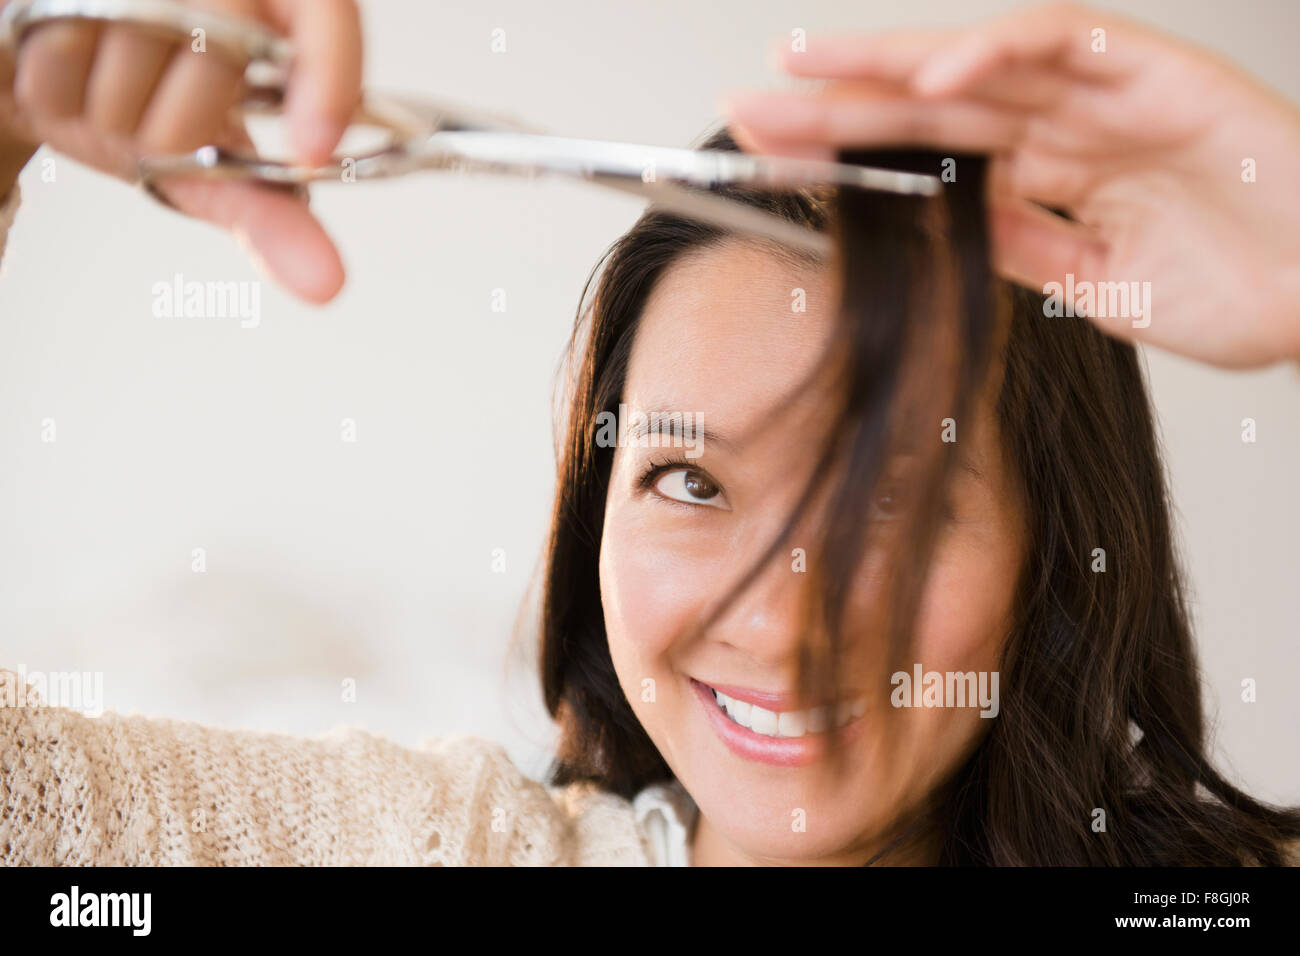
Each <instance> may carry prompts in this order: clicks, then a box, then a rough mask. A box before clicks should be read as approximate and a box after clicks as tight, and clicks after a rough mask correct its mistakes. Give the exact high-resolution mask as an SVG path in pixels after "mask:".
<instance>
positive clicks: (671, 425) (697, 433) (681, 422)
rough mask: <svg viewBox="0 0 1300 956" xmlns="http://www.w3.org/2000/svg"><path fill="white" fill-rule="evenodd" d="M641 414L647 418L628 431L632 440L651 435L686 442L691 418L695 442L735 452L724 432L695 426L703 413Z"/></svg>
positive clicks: (733, 445)
mask: <svg viewBox="0 0 1300 956" xmlns="http://www.w3.org/2000/svg"><path fill="white" fill-rule="evenodd" d="M637 411H638V412H639V414H641V415H644V416H645V421H644V422H640V423H638V424H637V425H636V427H635V428H630V429H628V433H627V434H628V437H630V438H646V437H649V436H650V435H660V436H663V437H666V438H677V439H681V440H682V441H685V440H686V437H687V436H686V434H685V432H686V428H685V422H686V420H687V419H688V418H689V420H690V422H691V423H692V427H691V438H692V439H693V440H694V441H701V440H702V441H703V442H704V443H705V444H709V445H713V446H714V447H716V448H721V449H722V450H723V451H729V452H735V450H736V445H735V443H734V442H733V441H732V440H731V439H730V438H728V437H727V436H726V435H724V434H723V433H722V432H718V431H714V430H713V429H711V428H709V427H708V426H707V425H705V426H698V425H696V424H695V420H696V416H699V417H701V418H702V417H703V412H681V411H677V412H666V411H662V410H659V411H641V410H639V409H638V410H637Z"/></svg>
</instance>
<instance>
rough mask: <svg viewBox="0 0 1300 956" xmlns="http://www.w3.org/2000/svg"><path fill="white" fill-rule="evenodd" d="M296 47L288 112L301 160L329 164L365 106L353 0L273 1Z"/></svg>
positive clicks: (292, 139) (271, 5)
mask: <svg viewBox="0 0 1300 956" xmlns="http://www.w3.org/2000/svg"><path fill="white" fill-rule="evenodd" d="M268 5H269V9H270V11H271V13H272V15H273V17H275V18H276V19H277V20H278V25H279V26H280V27H281V29H283V30H285V31H286V32H287V33H288V34H289V36H290V38H291V39H292V40H293V43H294V51H295V60H294V69H293V75H292V76H291V77H290V80H289V91H288V97H287V101H286V104H285V112H286V114H287V117H288V122H289V138H290V142H291V143H292V144H293V148H294V150H295V152H296V153H297V154H298V157H299V159H300V160H301V161H302V162H304V163H308V164H311V165H319V164H321V163H325V162H328V161H329V159H330V156H331V155H332V154H333V152H334V148H335V147H336V146H337V145H338V143H339V140H340V139H341V138H342V137H343V132H344V131H345V130H346V129H347V127H348V124H349V123H351V121H352V116H353V114H354V113H355V111H356V108H357V104H358V103H360V101H361V58H362V48H361V23H360V14H359V13H358V12H357V7H356V4H355V3H354V2H353V0H269V4H268Z"/></svg>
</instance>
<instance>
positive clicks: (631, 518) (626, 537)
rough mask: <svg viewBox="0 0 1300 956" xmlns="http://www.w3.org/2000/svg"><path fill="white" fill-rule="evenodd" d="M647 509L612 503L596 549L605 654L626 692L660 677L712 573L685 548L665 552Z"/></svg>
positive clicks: (643, 505)
mask: <svg viewBox="0 0 1300 956" xmlns="http://www.w3.org/2000/svg"><path fill="white" fill-rule="evenodd" d="M652 507H654V506H653V505H652V504H646V503H642V502H633V501H627V500H623V501H619V502H611V504H610V506H609V508H608V510H607V512H606V515H605V527H604V531H603V533H602V537H601V542H602V543H601V550H600V596H601V604H602V607H603V610H604V616H605V629H606V632H607V634H608V636H609V646H610V654H611V656H612V657H613V659H614V666H615V669H616V670H617V671H618V674H619V679H620V681H621V682H622V683H623V684H624V687H625V689H626V688H627V686H628V682H629V681H633V682H634V683H639V677H638V675H642V676H663V670H664V669H665V668H666V667H667V666H668V661H669V659H670V657H671V655H672V654H673V652H674V651H675V650H676V648H675V646H674V645H675V644H676V642H677V639H678V638H679V636H680V634H681V632H682V631H683V630H684V629H685V628H686V627H687V626H689V625H690V624H691V623H692V622H693V621H694V620H695V619H696V617H697V616H698V615H699V614H700V613H701V612H702V611H703V610H704V608H705V606H706V602H707V600H708V597H709V593H710V592H709V588H708V582H710V581H712V580H714V578H713V575H712V573H711V572H710V571H709V570H707V569H706V568H705V567H703V566H702V565H705V564H707V563H708V562H707V560H705V559H703V558H702V556H700V555H698V554H693V553H692V552H691V551H690V549H684V548H680V547H670V546H668V544H669V543H666V542H664V541H662V540H660V536H659V535H657V534H656V533H655V531H654V529H653V528H652V527H651V526H650V524H649V523H648V522H647V521H646V519H645V514H644V512H645V509H647V508H652Z"/></svg>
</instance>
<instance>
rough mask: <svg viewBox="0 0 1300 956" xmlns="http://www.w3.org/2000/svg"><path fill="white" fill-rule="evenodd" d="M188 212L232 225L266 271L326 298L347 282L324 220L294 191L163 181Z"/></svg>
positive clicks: (308, 294) (300, 291)
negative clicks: (325, 228) (344, 281)
mask: <svg viewBox="0 0 1300 956" xmlns="http://www.w3.org/2000/svg"><path fill="white" fill-rule="evenodd" d="M160 189H161V190H162V191H164V192H165V195H166V196H167V198H168V199H169V200H170V201H172V202H173V203H175V205H176V207H177V208H178V209H180V210H181V211H182V212H184V213H186V214H187V215H191V216H195V217H196V218H199V219H203V220H205V221H207V222H210V223H213V224H214V225H217V226H220V227H222V228H223V229H227V230H229V231H230V232H231V233H233V234H234V236H235V237H236V238H237V239H238V240H239V242H240V243H241V244H242V245H243V246H245V248H246V249H247V250H248V251H249V253H250V254H251V255H252V257H253V261H254V262H255V263H256V264H257V265H258V267H259V268H261V269H262V270H263V271H264V272H266V273H267V274H268V275H270V276H271V277H272V278H274V279H275V280H276V281H277V282H279V283H281V284H282V285H283V286H284V287H285V288H287V289H289V291H291V292H293V293H294V294H295V295H297V296H299V297H300V298H303V299H305V300H307V301H308V302H313V303H324V302H328V301H329V300H330V299H332V298H334V296H335V295H336V294H337V293H338V291H339V289H340V288H342V286H343V278H344V274H343V263H342V261H341V260H340V259H339V254H338V250H337V249H336V248H335V246H334V243H333V242H331V241H330V238H329V236H328V235H327V234H326V233H325V230H324V228H323V227H322V226H321V224H320V222H318V221H317V219H316V217H314V216H313V215H312V214H311V212H310V211H309V210H308V208H307V206H306V204H305V203H303V202H302V201H301V200H299V199H297V198H295V197H294V196H292V195H291V194H289V193H286V192H283V191H281V190H278V189H274V188H270V187H267V186H262V185H257V184H254V183H252V182H246V181H232V180H214V179H200V178H190V179H172V180H168V181H167V182H166V185H165V186H160Z"/></svg>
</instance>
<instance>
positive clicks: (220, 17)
mask: <svg viewBox="0 0 1300 956" xmlns="http://www.w3.org/2000/svg"><path fill="white" fill-rule="evenodd" d="M62 20H97V21H101V22H108V23H127V24H132V25H134V26H138V27H141V28H142V29H145V30H148V31H150V32H153V33H156V34H159V35H161V36H163V37H165V38H167V39H171V40H177V41H183V40H189V39H191V38H194V37H195V35H196V32H197V31H199V30H202V31H203V38H204V41H205V44H211V46H212V47H213V49H215V50H217V51H219V52H220V53H221V54H222V55H224V56H226V57H227V58H228V59H231V60H233V61H235V62H242V63H243V64H244V67H245V81H246V84H247V86H246V91H245V95H244V98H243V101H242V102H241V104H240V106H239V107H238V109H239V111H240V112H241V114H244V115H251V114H262V115H266V114H274V115H278V114H280V113H282V112H283V106H284V97H285V83H286V79H287V76H288V70H289V67H290V65H291V64H292V61H293V49H292V46H291V44H290V42H289V40H288V38H286V37H284V36H282V35H280V34H279V33H276V32H275V31H274V30H272V29H271V28H269V27H267V26H265V25H264V24H261V23H258V22H257V21H255V20H249V19H247V18H244V17H235V16H231V15H229V14H223V13H219V12H215V11H211V10H203V9H200V8H197V7H191V6H186V5H184V4H180V3H175V2H172V0H13V2H11V3H10V4H9V5H8V6H6V7H5V9H4V10H3V12H0V46H4V47H7V48H9V49H10V50H17V48H18V45H19V44H20V43H21V42H22V40H23V37H25V36H26V35H27V33H28V32H29V31H30V30H32V29H34V28H36V27H38V26H40V25H42V24H45V23H50V22H55V21H62ZM353 123H354V124H357V125H363V126H370V127H375V128H378V129H382V130H384V131H385V132H386V133H387V136H386V139H385V142H384V143H383V144H382V145H381V146H380V147H379V148H378V149H375V150H372V151H369V152H367V153H364V154H361V155H357V156H351V157H340V158H339V159H338V161H336V162H334V163H332V164H326V165H322V166H315V167H313V166H302V165H294V164H290V163H283V162H278V161H275V160H268V159H263V158H262V157H260V156H257V155H256V154H252V155H247V154H243V153H238V152H235V151H233V150H229V149H225V148H222V147H219V146H204V147H202V148H200V149H197V150H195V151H193V152H190V153H180V154H177V155H171V156H146V157H140V158H139V159H138V160H137V172H138V184H139V185H141V186H143V187H145V189H146V191H147V192H148V193H149V194H150V195H151V196H153V197H154V198H155V199H159V200H160V201H163V197H162V195H161V194H160V193H159V192H158V190H157V183H156V180H158V179H160V178H162V177H164V176H182V175H192V176H193V175H197V176H215V177H221V178H227V179H252V180H258V181H262V182H266V183H268V184H274V185H288V186H302V185H303V184H306V183H309V182H317V181H320V180H324V179H336V178H339V175H340V167H341V164H342V163H343V162H344V161H346V160H350V161H352V162H354V163H356V166H357V168H358V169H360V170H361V171H363V172H364V171H365V170H367V169H369V168H372V167H377V166H382V165H384V164H387V163H389V161H391V160H392V159H394V158H395V157H401V156H402V155H404V154H406V153H408V152H409V150H410V148H411V146H413V145H414V143H415V142H417V141H419V140H422V139H424V138H425V137H427V136H428V135H430V134H431V133H433V132H434V131H435V128H436V127H435V126H434V124H433V123H432V122H431V121H430V119H429V117H427V116H422V115H420V114H419V113H418V112H416V111H414V110H412V109H409V108H407V107H405V106H403V105H402V104H401V103H400V102H398V101H397V100H394V99H391V98H388V97H376V96H366V97H365V98H364V99H363V101H362V102H361V104H360V105H359V106H358V108H357V111H356V114H355V116H354V118H353Z"/></svg>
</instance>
